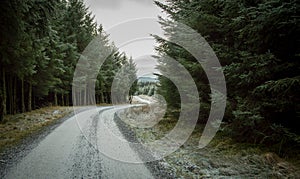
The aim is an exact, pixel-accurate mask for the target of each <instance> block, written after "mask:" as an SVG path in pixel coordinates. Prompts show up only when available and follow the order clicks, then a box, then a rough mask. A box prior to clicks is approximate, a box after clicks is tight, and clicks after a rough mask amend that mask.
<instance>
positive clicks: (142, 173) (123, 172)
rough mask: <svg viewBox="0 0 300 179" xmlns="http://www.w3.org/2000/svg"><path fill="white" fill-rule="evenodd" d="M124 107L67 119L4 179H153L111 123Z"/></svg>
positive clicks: (100, 109) (91, 111)
mask: <svg viewBox="0 0 300 179" xmlns="http://www.w3.org/2000/svg"><path fill="white" fill-rule="evenodd" d="M126 107H128V106H119V107H114V108H112V107H100V108H94V109H89V110H86V111H83V112H81V113H79V114H77V115H75V116H73V117H71V118H69V119H68V120H66V121H65V122H64V123H62V124H61V125H60V126H59V127H57V128H56V129H55V130H54V131H53V132H51V133H50V134H49V135H48V136H47V137H45V139H44V140H42V141H41V142H40V143H39V144H38V145H37V146H36V147H35V148H33V149H32V150H31V151H30V152H29V153H28V154H27V155H26V156H25V157H23V158H22V159H20V160H19V161H18V162H17V163H16V164H15V165H14V166H12V167H11V168H10V169H9V170H8V171H7V172H6V175H5V177H4V178H12V179H18V178H116V179H119V178H130V179H134V178H153V175H152V174H151V172H150V171H149V170H148V168H147V167H146V166H145V165H144V164H143V163H142V161H141V159H140V158H139V155H138V154H137V153H136V152H135V151H134V150H133V149H132V148H131V147H130V146H129V144H128V143H127V141H126V139H125V138H124V137H123V135H122V133H121V132H120V130H119V129H118V127H117V126H116V124H115V122H114V119H113V118H114V114H115V112H116V111H118V110H120V109H122V108H126ZM76 118H77V119H76ZM122 141H123V142H122ZM112 158H114V159H112ZM118 158H122V159H123V160H125V161H126V160H127V161H131V160H133V161H140V164H132V163H126V162H121V161H119V160H116V159H118Z"/></svg>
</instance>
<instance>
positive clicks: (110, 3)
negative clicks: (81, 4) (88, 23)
mask: <svg viewBox="0 0 300 179" xmlns="http://www.w3.org/2000/svg"><path fill="white" fill-rule="evenodd" d="M85 1H86V4H88V5H89V6H90V7H92V8H93V9H95V8H110V9H115V8H119V7H120V6H121V5H122V3H128V2H129V1H131V2H136V3H139V4H144V5H151V4H153V2H154V1H153V0H85Z"/></svg>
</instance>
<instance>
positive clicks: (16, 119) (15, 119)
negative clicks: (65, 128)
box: [0, 107, 72, 152]
mask: <svg viewBox="0 0 300 179" xmlns="http://www.w3.org/2000/svg"><path fill="white" fill-rule="evenodd" d="M71 112H72V108H71V107H46V108H42V109H37V110H33V111H31V112H26V113H22V114H16V115H7V116H5V117H4V121H3V122H2V123H0V152H1V151H3V150H5V149H6V148H7V147H12V146H13V145H15V144H17V143H19V142H20V141H21V140H22V139H24V138H25V137H27V136H29V135H31V134H33V133H35V132H38V131H39V130H41V129H43V127H45V126H48V125H51V124H52V123H54V122H56V121H57V120H58V119H61V118H62V117H64V116H66V115H67V114H69V113H71Z"/></svg>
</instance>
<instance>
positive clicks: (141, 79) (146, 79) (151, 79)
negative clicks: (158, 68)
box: [138, 76, 158, 83]
mask: <svg viewBox="0 0 300 179" xmlns="http://www.w3.org/2000/svg"><path fill="white" fill-rule="evenodd" d="M138 82H139V83H141V82H142V83H143V82H152V83H157V82H158V79H157V78H156V77H149V76H142V77H139V78H138Z"/></svg>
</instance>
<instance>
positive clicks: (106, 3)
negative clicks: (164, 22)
mask: <svg viewBox="0 0 300 179" xmlns="http://www.w3.org/2000/svg"><path fill="white" fill-rule="evenodd" d="M85 3H86V5H87V6H88V7H89V10H90V11H91V12H92V13H93V14H94V15H95V19H96V21H97V23H98V24H102V25H103V28H104V30H105V31H106V32H107V33H108V34H109V38H110V40H111V41H113V42H114V44H115V45H116V46H117V47H118V48H119V50H120V51H121V52H125V53H126V54H127V56H128V57H132V58H133V59H134V61H135V63H136V64H137V68H138V74H137V75H138V76H143V75H146V74H148V73H157V72H158V71H157V70H156V69H155V66H156V65H157V62H156V60H155V59H153V58H152V57H151V55H156V54H155V51H154V47H155V45H156V44H155V40H154V39H153V38H152V37H151V36H150V34H155V35H159V36H163V32H162V30H161V28H160V25H159V24H158V23H157V20H158V16H159V15H160V16H163V14H162V12H161V9H159V8H158V7H157V6H156V5H155V4H154V3H153V0H85Z"/></svg>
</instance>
